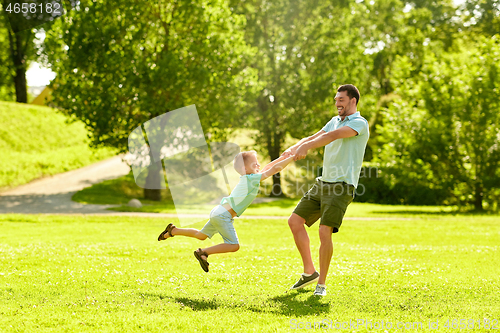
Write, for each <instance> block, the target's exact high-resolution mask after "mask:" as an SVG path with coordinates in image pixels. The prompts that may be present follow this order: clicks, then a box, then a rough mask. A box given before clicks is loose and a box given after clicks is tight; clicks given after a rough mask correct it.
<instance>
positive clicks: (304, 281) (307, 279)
mask: <svg viewBox="0 0 500 333" xmlns="http://www.w3.org/2000/svg"><path fill="white" fill-rule="evenodd" d="M318 279H319V273H318V272H314V273H313V274H311V275H310V276H305V275H304V274H302V275H301V276H300V279H299V281H297V282H296V283H295V284H294V285H293V286H292V288H290V289H292V290H295V289H300V288H304V287H305V286H308V285H310V284H312V283H314V282H316V281H318Z"/></svg>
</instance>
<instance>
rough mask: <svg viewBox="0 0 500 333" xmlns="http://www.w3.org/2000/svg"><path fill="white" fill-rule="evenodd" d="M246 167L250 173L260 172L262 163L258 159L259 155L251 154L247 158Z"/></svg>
mask: <svg viewBox="0 0 500 333" xmlns="http://www.w3.org/2000/svg"><path fill="white" fill-rule="evenodd" d="M245 169H246V171H247V174H248V173H259V171H260V164H259V161H257V156H255V155H250V156H249V157H248V159H247V162H246V163H245Z"/></svg>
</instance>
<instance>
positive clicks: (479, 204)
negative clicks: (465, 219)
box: [474, 183, 483, 211]
mask: <svg viewBox="0 0 500 333" xmlns="http://www.w3.org/2000/svg"><path fill="white" fill-rule="evenodd" d="M474 209H475V210H478V211H482V210H483V187H482V186H481V184H479V183H477V184H476V188H475V193H474Z"/></svg>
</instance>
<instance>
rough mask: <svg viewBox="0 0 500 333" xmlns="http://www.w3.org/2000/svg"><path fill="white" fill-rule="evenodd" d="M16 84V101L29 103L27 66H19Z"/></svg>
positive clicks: (15, 78)
mask: <svg viewBox="0 0 500 333" xmlns="http://www.w3.org/2000/svg"><path fill="white" fill-rule="evenodd" d="M14 86H15V88H16V102H18V103H28V87H27V84H26V68H24V67H18V68H17V69H16V75H15V76H14Z"/></svg>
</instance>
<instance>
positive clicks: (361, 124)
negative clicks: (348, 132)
mask: <svg viewBox="0 0 500 333" xmlns="http://www.w3.org/2000/svg"><path fill="white" fill-rule="evenodd" d="M343 126H349V127H350V128H352V129H353V130H355V131H356V132H358V135H356V136H353V137H350V138H345V139H337V140H334V141H332V142H330V143H329V144H328V145H326V147H325V156H324V157H323V175H322V176H321V180H322V181H325V182H330V183H333V182H346V183H347V184H351V185H354V187H356V188H357V187H358V181H359V174H360V172H361V165H362V163H363V157H364V155H365V149H366V143H367V142H368V138H369V137H370V130H369V126H368V122H367V121H366V119H365V118H363V117H362V116H361V115H360V114H359V112H356V113H353V114H352V115H350V116H347V117H345V118H344V120H341V118H340V117H339V116H336V117H333V118H332V119H331V120H330V121H329V122H328V123H327V124H326V125H325V127H323V131H325V132H331V131H334V130H336V129H338V128H340V127H343Z"/></svg>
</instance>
